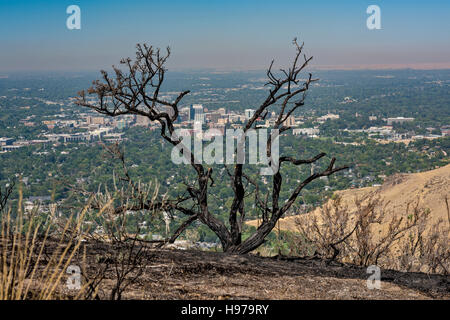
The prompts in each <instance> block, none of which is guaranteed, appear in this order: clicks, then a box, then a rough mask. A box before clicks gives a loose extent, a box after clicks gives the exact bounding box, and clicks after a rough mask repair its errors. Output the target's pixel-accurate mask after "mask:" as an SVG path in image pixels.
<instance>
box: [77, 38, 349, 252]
mask: <svg viewBox="0 0 450 320" xmlns="http://www.w3.org/2000/svg"><path fill="white" fill-rule="evenodd" d="M293 43H294V45H295V50H296V53H295V57H294V60H293V62H292V65H291V66H290V67H289V68H288V69H281V70H280V73H279V74H275V73H274V72H273V70H272V69H273V61H272V62H271V64H270V66H269V68H268V69H267V79H268V80H267V83H266V84H265V85H266V86H267V87H268V88H269V89H268V94H267V98H266V99H265V100H264V101H263V102H262V103H261V104H260V105H259V107H258V108H257V109H256V111H255V113H254V114H253V116H252V117H251V118H250V119H248V120H247V122H246V123H245V124H244V126H243V132H244V136H242V138H241V139H244V143H245V133H246V132H247V131H248V130H250V129H255V128H256V121H257V119H261V118H262V119H264V118H265V117H266V115H267V113H268V110H269V108H270V107H272V110H273V111H275V112H276V114H277V116H276V121H275V124H274V126H273V129H277V130H278V132H279V133H282V132H284V131H287V130H289V129H290V127H288V126H286V125H284V123H285V121H286V119H287V118H288V117H289V116H290V115H292V114H293V112H294V111H295V110H297V109H298V108H300V107H301V106H303V105H304V103H305V98H306V93H307V91H308V89H309V88H310V85H311V83H313V82H314V81H317V80H318V79H313V78H312V75H311V73H308V74H306V78H304V79H301V78H300V73H301V71H303V70H304V69H305V67H306V66H307V65H308V63H309V62H310V61H311V59H312V57H309V58H307V57H306V55H304V54H302V51H303V44H302V45H299V44H298V43H297V41H296V39H294V41H293ZM169 56H170V49H169V48H167V51H166V52H165V53H163V52H162V51H161V50H160V49H155V48H153V47H152V46H148V45H145V44H144V45H140V44H138V45H137V51H136V59H135V60H134V61H133V60H132V59H130V58H126V59H122V60H121V61H120V64H121V66H122V67H121V68H117V67H114V66H113V70H114V76H110V75H109V74H108V73H107V72H106V71H101V74H102V80H96V81H94V82H93V85H92V87H90V88H89V89H88V90H87V91H81V92H79V96H78V97H77V101H76V103H77V104H78V105H80V106H84V107H88V108H90V109H92V110H95V111H96V112H98V113H101V114H104V115H107V116H111V117H116V116H120V115H127V114H131V115H139V116H144V117H147V118H148V119H149V120H150V121H153V122H157V123H159V125H160V133H161V136H162V137H163V138H164V139H165V140H166V141H167V142H168V143H170V144H172V145H173V146H177V147H178V148H180V147H181V145H179V144H181V138H179V137H177V135H176V134H175V128H174V123H175V121H176V120H177V118H178V116H179V105H180V102H181V100H182V99H183V97H184V96H185V95H187V94H188V93H189V91H183V92H180V93H179V94H178V96H177V97H176V99H175V100H173V101H166V100H164V99H163V98H161V97H160V91H161V86H162V84H163V82H164V78H165V76H166V72H167V70H166V69H165V64H166V61H167V59H168V58H169ZM89 96H91V97H92V96H93V97H94V98H95V99H88V97H89ZM169 111H170V112H169ZM272 139H274V136H273V135H269V136H268V138H267V150H266V152H267V157H268V159H270V162H269V164H273V163H272V161H276V160H278V161H277V165H276V166H275V170H274V174H273V179H272V180H273V182H272V183H273V185H272V187H271V195H269V194H266V196H265V197H262V196H261V194H260V191H259V190H258V185H257V183H256V182H255V181H254V180H252V178H251V177H250V176H249V175H248V174H246V173H245V172H244V165H243V164H239V163H236V164H235V165H234V167H233V168H229V167H227V166H226V165H224V166H225V169H226V172H227V174H228V176H229V179H230V182H231V186H232V188H233V191H234V199H233V202H232V205H231V207H230V208H229V212H228V220H229V221H228V222H229V224H228V225H227V224H226V223H225V222H224V221H222V220H221V219H219V218H218V217H217V215H215V214H214V212H211V211H210V208H209V206H208V194H209V193H208V190H209V189H208V188H209V187H210V183H211V185H212V184H213V182H214V180H213V177H212V173H213V170H212V168H211V167H206V166H205V165H204V164H201V163H196V161H195V157H194V154H193V152H190V151H186V150H185V149H184V150H183V156H184V157H186V158H187V159H189V163H190V165H191V166H192V168H193V169H194V170H195V172H196V177H197V178H196V183H195V184H194V185H186V193H185V194H184V195H183V196H179V197H178V198H177V199H164V200H161V201H159V202H155V201H151V202H147V201H143V200H142V201H137V202H135V203H134V204H132V205H129V206H128V207H127V208H118V210H124V209H126V210H146V209H149V210H152V209H161V210H166V211H170V212H174V211H176V212H180V213H182V214H183V215H185V216H186V220H185V221H184V222H182V223H181V225H180V227H179V228H178V229H177V230H176V231H175V232H174V234H173V235H172V236H171V238H170V239H167V240H166V241H168V242H174V241H175V239H176V238H177V237H178V236H179V235H180V234H181V233H182V232H183V231H184V230H185V229H186V228H187V227H188V226H189V225H190V224H192V223H193V222H194V221H200V222H201V223H203V224H205V225H207V226H208V227H209V228H210V229H211V230H212V231H213V232H214V233H215V234H216V235H217V236H218V238H219V239H220V241H221V244H222V248H223V250H224V251H225V252H231V253H238V254H245V253H248V252H250V251H252V250H254V249H256V248H257V247H258V246H260V245H261V244H262V243H263V242H264V239H265V238H266V236H267V235H268V234H269V233H270V232H271V231H272V229H273V228H274V227H275V225H276V223H277V221H278V220H279V219H280V218H281V217H282V216H283V215H284V214H285V213H286V212H287V211H288V210H289V208H291V206H292V205H293V204H294V202H295V200H296V199H297V197H298V195H299V194H300V192H301V191H302V189H303V188H305V187H306V186H307V185H308V184H309V183H311V182H312V181H314V180H316V179H318V178H320V177H323V176H329V175H332V174H333V173H335V172H338V171H340V170H343V169H346V168H347V167H335V160H336V159H335V158H332V159H331V161H330V163H329V165H328V166H327V167H326V168H325V169H323V170H322V171H320V172H316V173H314V174H312V175H310V176H309V177H308V178H306V179H305V180H304V181H302V182H300V183H299V184H298V185H297V186H296V187H295V189H294V191H293V192H292V193H291V195H290V197H289V198H288V199H287V200H286V201H285V202H283V203H280V200H279V198H280V192H281V187H282V182H283V179H282V175H281V174H280V168H281V166H282V165H283V164H285V163H287V164H293V165H296V166H298V165H302V164H311V163H314V162H316V161H318V160H319V159H321V158H323V157H324V156H325V153H320V154H318V155H316V156H315V157H313V158H311V159H295V158H292V157H286V156H282V155H281V156H280V157H279V158H278V159H275V160H274V159H272V157H271V148H270V146H271V143H272ZM240 143H242V140H241V142H240ZM238 145H239V144H238ZM235 150H236V149H235ZM250 187H251V190H252V192H254V193H255V197H254V198H255V208H257V210H259V211H260V212H261V213H262V223H261V225H260V226H259V227H258V228H257V230H256V231H255V232H254V233H253V234H252V235H251V236H250V237H248V238H247V239H246V240H245V241H242V225H243V223H244V220H245V210H244V201H245V197H246V192H247V191H248V190H250ZM269 198H271V199H269ZM188 203H194V205H193V206H188V205H187V204H188ZM227 210H228V209H227Z"/></svg>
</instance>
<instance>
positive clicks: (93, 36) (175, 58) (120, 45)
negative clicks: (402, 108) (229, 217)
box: [0, 0, 450, 72]
mask: <svg viewBox="0 0 450 320" xmlns="http://www.w3.org/2000/svg"><path fill="white" fill-rule="evenodd" d="M72 4H75V5H78V6H79V7H80V8H81V30H68V29H67V27H66V19H67V18H68V16H69V15H68V14H67V13H66V8H67V7H68V6H69V5H72ZM371 4H376V5H378V6H379V7H380V8H381V27H382V29H381V30H368V29H367V27H366V19H367V17H368V16H369V15H368V14H367V13H366V8H367V7H368V6H369V5H371ZM449 34H450V1H448V0H442V1H438V0H428V1H415V0H409V1H406V0H405V1H401V0H389V1H380V0H373V1H346V0H343V1H325V0H323V1H321V0H314V1H313V0H311V1H303V0H295V1H285V0H277V1H275V0H272V1H264V0H241V1H235V0H221V1H216V0H209V1H196V0H188V1H169V0H166V1H151V0H149V1H134V0H128V1H113V0H109V1H103V0H85V1H75V0H71V1H65V0H54V1H23V0H11V1H4V0H0V72H8V71H14V70H23V71H26V70H97V69H100V68H107V67H108V66H110V65H111V64H113V63H117V62H118V61H119V60H120V58H121V57H124V56H133V55H134V46H135V44H136V43H137V42H146V43H149V44H153V45H155V46H162V47H165V46H167V45H170V46H171V47H172V53H173V55H172V57H171V60H170V67H171V68H172V69H182V68H193V69H196V68H217V69H241V70H242V69H263V68H265V67H266V66H267V65H268V64H269V62H270V61H271V59H272V58H275V59H276V60H278V61H280V63H281V62H283V61H284V60H285V59H287V58H290V57H291V56H292V54H293V52H294V51H293V47H292V46H291V40H292V38H294V37H298V38H299V40H302V41H305V47H306V49H307V53H308V54H310V55H313V56H314V62H315V65H317V66H330V65H331V66H343V67H345V66H357V65H364V66H367V65H369V66H373V65H423V64H430V63H433V64H436V65H442V64H447V65H450V36H449Z"/></svg>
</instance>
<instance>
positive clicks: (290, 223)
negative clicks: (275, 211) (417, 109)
mask: <svg viewBox="0 0 450 320" xmlns="http://www.w3.org/2000/svg"><path fill="white" fill-rule="evenodd" d="M369 193H373V194H375V195H377V196H379V197H380V199H381V200H382V201H383V202H385V203H386V207H385V209H386V211H388V212H390V213H391V214H395V215H404V214H405V213H406V212H407V207H408V204H410V205H412V204H414V203H416V202H417V201H418V202H419V207H421V208H424V209H427V208H428V209H430V217H429V222H430V223H435V222H436V221H438V220H439V219H442V220H444V222H446V223H449V222H450V217H449V216H448V212H447V208H446V204H445V197H446V196H447V197H449V201H450V165H447V166H444V167H441V168H438V169H434V170H430V171H425V172H420V173H412V174H396V175H393V176H391V177H389V178H387V179H386V181H385V183H384V184H383V185H382V186H380V187H367V188H360V189H347V190H343V191H338V192H336V194H337V195H339V196H340V197H341V198H342V201H343V204H345V205H346V206H348V208H349V210H350V212H352V211H354V210H355V204H354V199H355V198H362V197H363V196H365V195H368V194H369ZM319 209H320V208H317V209H315V210H314V211H313V212H311V213H309V214H316V213H317V211H318V210H319ZM296 219H297V217H296V216H291V217H286V218H284V219H281V220H280V229H281V230H288V231H296V230H297V227H296V223H295V221H296ZM249 224H250V225H256V224H257V222H256V221H250V222H249Z"/></svg>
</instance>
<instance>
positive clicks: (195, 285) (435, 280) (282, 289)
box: [74, 243, 450, 299]
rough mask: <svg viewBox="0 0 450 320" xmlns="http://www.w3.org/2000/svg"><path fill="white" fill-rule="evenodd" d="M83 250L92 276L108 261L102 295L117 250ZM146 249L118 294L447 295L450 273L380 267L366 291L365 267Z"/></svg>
mask: <svg viewBox="0 0 450 320" xmlns="http://www.w3.org/2000/svg"><path fill="white" fill-rule="evenodd" d="M86 253H87V259H86V265H87V274H89V275H90V276H91V277H92V276H93V275H94V274H95V273H96V272H98V270H101V268H102V266H105V265H106V264H108V263H109V264H110V271H109V272H108V273H107V274H106V279H105V280H104V281H103V282H102V284H101V285H100V290H99V294H98V296H99V298H101V299H107V298H108V296H109V295H110V292H111V286H112V285H113V284H114V283H115V282H114V280H113V279H114V274H115V273H114V268H113V267H112V266H114V261H113V260H114V258H111V257H112V256H113V255H114V254H116V256H117V250H114V249H112V248H111V247H110V245H108V244H104V243H96V244H87V245H86ZM145 253H146V258H145V262H143V263H141V265H142V269H141V270H142V274H141V275H140V276H139V278H138V279H137V280H136V281H135V282H133V283H132V284H131V285H130V286H129V287H128V288H127V289H126V290H125V292H124V294H123V297H122V298H123V299H450V278H449V277H448V276H443V275H428V274H424V273H404V272H398V271H393V270H382V271H381V280H382V282H381V289H372V290H369V289H368V288H367V279H368V277H369V274H367V273H366V268H363V267H359V266H354V265H348V264H345V265H344V264H340V263H336V262H332V263H330V264H328V263H327V262H326V261H324V260H320V259H294V260H293V259H287V258H268V257H259V256H256V255H252V254H249V255H245V256H237V255H229V254H225V253H218V252H204V251H194V250H186V251H182V250H171V249H147V250H146V251H145ZM78 259H80V258H79V257H78V258H76V259H75V261H74V263H75V264H76V263H77V260H78ZM80 263H81V262H80ZM132 274H133V272H131V273H130V276H129V278H131V277H132V276H131V275H132Z"/></svg>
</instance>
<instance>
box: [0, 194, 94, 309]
mask: <svg viewBox="0 0 450 320" xmlns="http://www.w3.org/2000/svg"><path fill="white" fill-rule="evenodd" d="M22 203H23V198H22V191H21V188H19V200H18V208H17V212H16V214H15V215H13V214H12V210H11V208H9V209H8V210H7V211H6V212H5V211H4V212H2V215H1V217H0V223H1V239H0V245H1V248H0V282H1V284H0V300H22V299H37V300H49V299H57V298H60V297H61V296H60V295H59V293H60V291H61V287H62V285H63V280H65V275H66V270H67V268H68V267H69V265H70V264H71V261H72V259H73V257H74V255H75V254H76V253H77V251H78V249H79V248H80V245H81V244H82V241H83V235H82V232H81V224H82V221H83V219H84V216H85V214H86V212H87V210H88V205H87V206H86V207H84V209H83V210H82V211H81V213H80V214H79V215H78V219H77V220H76V221H75V220H74V219H73V217H70V218H69V219H67V221H66V223H65V224H64V227H63V230H62V232H61V233H60V234H59V238H60V239H59V242H58V245H57V247H56V249H55V250H53V252H52V253H51V254H50V255H49V254H48V250H47V249H48V245H49V243H48V242H49V235H50V233H51V230H52V223H51V222H52V220H53V218H54V216H55V208H53V210H52V211H51V212H50V214H49V215H48V216H47V217H45V218H44V219H42V217H39V215H38V214H37V208H35V209H34V210H33V212H31V213H28V214H24V212H23V209H22ZM84 289H85V288H84V287H83V288H81V290H79V291H78V292H77V296H81V295H82V294H83V291H84Z"/></svg>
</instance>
